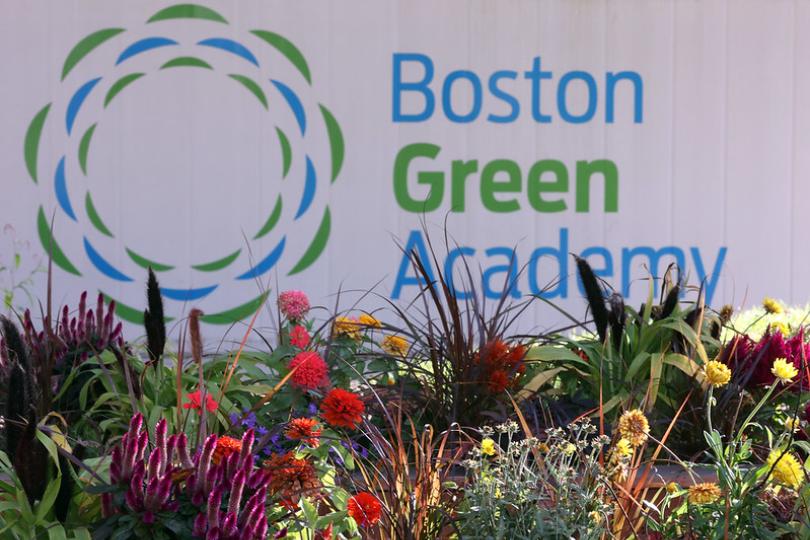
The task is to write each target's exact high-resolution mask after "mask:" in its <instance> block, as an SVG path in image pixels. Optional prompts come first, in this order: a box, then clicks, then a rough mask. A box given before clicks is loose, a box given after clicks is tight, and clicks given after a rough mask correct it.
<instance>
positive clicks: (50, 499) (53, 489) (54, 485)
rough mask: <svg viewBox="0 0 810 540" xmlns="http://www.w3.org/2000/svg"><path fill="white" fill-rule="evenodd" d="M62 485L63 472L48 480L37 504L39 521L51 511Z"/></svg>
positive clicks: (63, 532)
mask: <svg viewBox="0 0 810 540" xmlns="http://www.w3.org/2000/svg"><path fill="white" fill-rule="evenodd" d="M61 485H62V474H61V473H60V474H59V475H57V476H56V477H55V478H54V479H53V480H51V481H50V482H48V487H47V488H46V489H45V493H43V495H42V500H41V501H39V504H37V510H36V517H37V521H43V520H44V519H45V516H46V515H48V512H50V511H51V508H52V507H53V503H54V501H56V496H57V495H58V494H59V486H61ZM64 534H65V531H64V530H63V531H62V535H63V536H62V538H64Z"/></svg>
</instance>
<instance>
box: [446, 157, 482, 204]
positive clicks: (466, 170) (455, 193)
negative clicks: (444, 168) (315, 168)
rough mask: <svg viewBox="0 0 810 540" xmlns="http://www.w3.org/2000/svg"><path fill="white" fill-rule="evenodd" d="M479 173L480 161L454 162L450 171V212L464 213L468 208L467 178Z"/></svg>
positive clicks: (458, 160) (457, 160)
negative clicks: (466, 207)
mask: <svg viewBox="0 0 810 540" xmlns="http://www.w3.org/2000/svg"><path fill="white" fill-rule="evenodd" d="M474 172H478V160H477V159H474V160H472V161H461V160H460V159H456V160H454V161H453V164H452V168H451V169H450V178H451V180H450V183H451V188H450V189H451V195H450V205H451V208H450V210H451V211H453V212H463V211H464V209H465V206H466V197H465V195H466V190H467V177H468V176H470V175H471V174H472V173H474Z"/></svg>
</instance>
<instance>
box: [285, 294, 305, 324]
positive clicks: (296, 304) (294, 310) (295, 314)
mask: <svg viewBox="0 0 810 540" xmlns="http://www.w3.org/2000/svg"><path fill="white" fill-rule="evenodd" d="M278 309H279V310H281V313H282V314H283V315H284V316H285V317H287V318H288V319H289V320H291V321H298V320H300V319H301V318H303V317H304V316H305V315H306V314H307V313H309V298H307V295H306V294H305V293H304V292H302V291H284V292H283V293H281V294H280V295H278Z"/></svg>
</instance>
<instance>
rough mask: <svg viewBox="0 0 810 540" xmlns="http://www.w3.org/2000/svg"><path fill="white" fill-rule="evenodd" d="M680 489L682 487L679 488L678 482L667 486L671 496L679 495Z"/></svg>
mask: <svg viewBox="0 0 810 540" xmlns="http://www.w3.org/2000/svg"><path fill="white" fill-rule="evenodd" d="M680 489H681V486H679V485H678V484H677V483H676V482H670V483H669V484H667V493H669V494H670V495H671V494H673V493H677V492H678V491H679V490H680Z"/></svg>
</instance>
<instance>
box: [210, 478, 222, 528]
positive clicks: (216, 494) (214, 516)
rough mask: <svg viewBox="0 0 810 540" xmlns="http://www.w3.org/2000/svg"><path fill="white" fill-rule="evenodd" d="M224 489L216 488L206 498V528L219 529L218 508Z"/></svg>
mask: <svg viewBox="0 0 810 540" xmlns="http://www.w3.org/2000/svg"><path fill="white" fill-rule="evenodd" d="M224 490H225V488H224V487H223V486H217V487H216V488H215V489H214V491H212V492H211V496H210V497H208V528H209V529H213V528H214V527H219V507H220V505H221V504H222V494H223V492H224Z"/></svg>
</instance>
